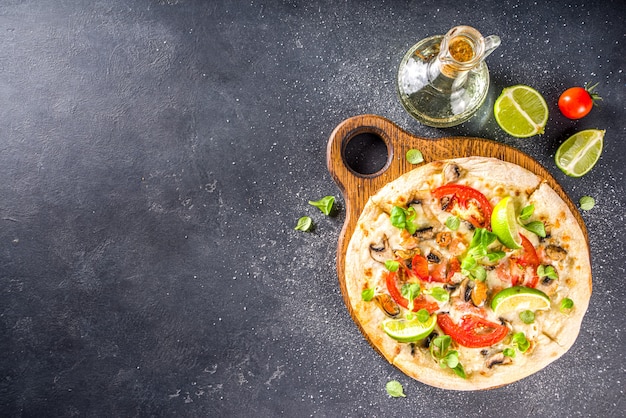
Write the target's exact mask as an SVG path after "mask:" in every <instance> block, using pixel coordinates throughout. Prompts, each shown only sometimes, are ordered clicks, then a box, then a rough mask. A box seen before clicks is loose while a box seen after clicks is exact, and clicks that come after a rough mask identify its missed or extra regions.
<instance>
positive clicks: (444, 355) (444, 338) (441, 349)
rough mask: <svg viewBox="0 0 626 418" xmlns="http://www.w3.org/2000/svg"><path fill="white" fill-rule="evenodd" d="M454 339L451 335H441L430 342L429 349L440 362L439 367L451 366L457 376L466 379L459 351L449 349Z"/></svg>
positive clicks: (432, 355)
mask: <svg viewBox="0 0 626 418" xmlns="http://www.w3.org/2000/svg"><path fill="white" fill-rule="evenodd" d="M451 341H452V339H451V338H450V336H449V335H445V334H444V335H440V336H438V337H435V338H433V339H432V341H431V342H430V346H429V350H430V355H431V357H432V358H433V359H434V360H435V361H437V362H438V363H439V367H441V368H442V369H445V368H446V367H449V368H450V369H452V370H453V371H454V373H456V375H457V376H459V377H462V378H463V379H465V378H466V377H467V376H466V374H465V369H464V368H463V365H462V364H461V363H460V361H459V352H458V351H456V350H452V351H449V348H450V342H451Z"/></svg>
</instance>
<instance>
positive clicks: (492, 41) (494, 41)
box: [482, 35, 500, 59]
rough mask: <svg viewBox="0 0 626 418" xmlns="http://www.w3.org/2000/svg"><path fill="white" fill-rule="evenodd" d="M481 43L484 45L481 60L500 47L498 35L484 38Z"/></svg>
mask: <svg viewBox="0 0 626 418" xmlns="http://www.w3.org/2000/svg"><path fill="white" fill-rule="evenodd" d="M483 42H484V43H485V52H484V54H483V58H482V59H485V58H487V56H488V55H489V54H491V53H492V52H493V50H494V49H496V48H497V47H499V46H500V37H499V36H498V35H490V36H485V37H484V38H483Z"/></svg>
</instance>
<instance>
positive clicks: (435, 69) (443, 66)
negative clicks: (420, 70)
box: [428, 57, 469, 93]
mask: <svg viewBox="0 0 626 418" xmlns="http://www.w3.org/2000/svg"><path fill="white" fill-rule="evenodd" d="M468 71H469V70H468V69H464V68H461V67H459V66H458V65H455V64H454V63H449V62H442V61H441V59H440V58H439V57H436V58H435V59H434V60H432V61H431V62H430V63H429V66H428V81H429V83H430V85H431V86H432V87H433V88H435V89H437V90H439V91H441V92H443V93H451V92H453V91H456V90H459V89H461V88H463V86H464V85H465V81H466V80H467V74H468Z"/></svg>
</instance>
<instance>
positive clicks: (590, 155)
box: [554, 129, 606, 177]
mask: <svg viewBox="0 0 626 418" xmlns="http://www.w3.org/2000/svg"><path fill="white" fill-rule="evenodd" d="M605 132H606V131H604V130H600V129H587V130H585V131H580V132H577V133H575V134H574V135H572V136H570V137H569V138H568V139H567V140H565V142H563V143H562V144H561V146H560V147H559V149H557V150H556V155H555V156H554V161H555V162H556V165H557V167H559V168H560V169H561V171H562V172H564V173H565V174H567V175H568V176H571V177H581V176H582V175H584V174H586V173H588V172H589V170H591V169H592V168H593V166H594V165H596V163H597V162H598V160H599V159H600V154H602V145H603V142H604V133H605Z"/></svg>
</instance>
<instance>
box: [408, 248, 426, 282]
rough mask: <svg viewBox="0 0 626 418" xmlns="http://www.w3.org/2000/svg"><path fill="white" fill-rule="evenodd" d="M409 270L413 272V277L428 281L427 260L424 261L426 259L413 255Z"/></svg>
mask: <svg viewBox="0 0 626 418" xmlns="http://www.w3.org/2000/svg"><path fill="white" fill-rule="evenodd" d="M411 269H412V270H413V273H415V275H416V276H417V277H419V278H420V279H421V280H426V281H429V280H428V276H429V274H428V260H426V257H424V256H423V255H420V254H416V255H414V256H413V259H412V260H411Z"/></svg>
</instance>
